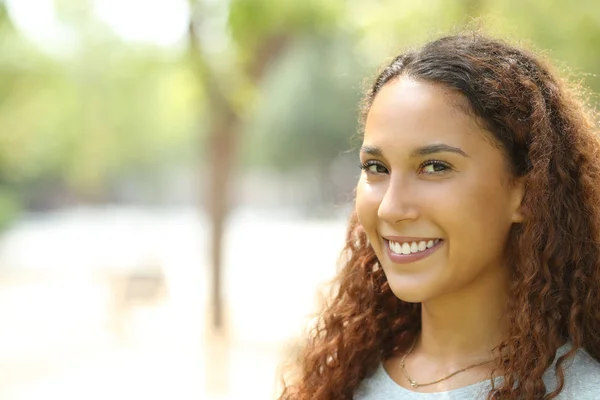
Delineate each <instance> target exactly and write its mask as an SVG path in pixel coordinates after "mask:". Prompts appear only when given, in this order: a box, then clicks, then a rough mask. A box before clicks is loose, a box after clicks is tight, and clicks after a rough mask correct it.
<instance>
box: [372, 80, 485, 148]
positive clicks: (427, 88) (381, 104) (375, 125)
mask: <svg viewBox="0 0 600 400" xmlns="http://www.w3.org/2000/svg"><path fill="white" fill-rule="evenodd" d="M467 109H468V103H467V100H466V99H465V98H464V97H463V96H461V95H460V94H458V93H456V92H454V91H452V90H450V89H447V88H445V87H443V86H441V85H436V84H430V83H424V82H420V81H416V80H413V79H410V78H407V77H402V78H399V79H396V80H394V81H391V82H388V83H387V84H386V85H384V86H383V88H382V89H381V90H380V91H379V93H378V94H377V95H376V97H375V99H374V101H373V104H372V105H371V108H370V110H369V112H368V114H367V119H366V123H365V138H364V139H365V142H368V141H371V140H377V141H391V142H394V143H399V144H403V145H410V144H413V145H415V146H418V145H425V144H431V143H435V142H443V143H447V144H454V145H463V146H467V145H468V143H467V142H470V141H473V140H481V139H484V138H483V136H484V135H481V133H482V129H481V128H480V127H479V125H478V124H477V123H476V120H475V119H474V118H473V117H472V116H470V115H469V113H468V112H467ZM474 133H475V134H474ZM476 133H479V134H476ZM485 136H487V135H485Z"/></svg>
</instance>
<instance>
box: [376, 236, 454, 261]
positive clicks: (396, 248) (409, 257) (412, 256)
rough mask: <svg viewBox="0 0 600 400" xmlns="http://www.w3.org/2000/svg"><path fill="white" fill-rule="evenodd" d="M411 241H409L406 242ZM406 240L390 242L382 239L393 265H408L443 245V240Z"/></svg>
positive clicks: (427, 255)
mask: <svg viewBox="0 0 600 400" xmlns="http://www.w3.org/2000/svg"><path fill="white" fill-rule="evenodd" d="M407 239H411V240H407ZM412 239H413V238H406V239H405V240H399V238H398V239H396V240H390V239H386V238H384V242H385V248H386V250H387V255H388V258H389V259H390V261H392V262H393V263H394V264H409V263H413V262H416V261H419V260H422V259H424V258H426V257H429V256H430V255H431V254H433V253H434V252H436V251H437V250H438V249H439V248H440V247H441V246H442V245H443V244H444V240H443V239H440V238H428V239H425V238H423V240H416V239H417V238H414V240H412Z"/></svg>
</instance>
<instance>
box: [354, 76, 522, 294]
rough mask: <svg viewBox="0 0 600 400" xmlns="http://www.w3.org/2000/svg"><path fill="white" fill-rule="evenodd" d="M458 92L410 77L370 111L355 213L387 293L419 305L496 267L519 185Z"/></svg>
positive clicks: (513, 218) (388, 89)
mask: <svg viewBox="0 0 600 400" xmlns="http://www.w3.org/2000/svg"><path fill="white" fill-rule="evenodd" d="M461 104H462V105H463V107H464V106H466V100H465V99H464V98H462V96H460V95H458V94H456V93H454V92H451V91H449V90H446V89H445V88H444V87H442V86H439V85H434V84H429V83H422V82H417V81H415V80H412V79H410V78H405V77H403V78H399V79H396V80H393V81H391V82H388V83H387V84H386V85H385V86H384V87H383V88H382V89H381V91H380V92H379V93H378V94H377V96H376V97H375V99H374V102H373V104H372V106H371V109H370V110H369V113H368V115H367V120H366V126H365V134H364V140H363V145H362V148H361V151H360V160H361V164H362V165H363V171H362V173H361V177H360V180H359V182H358V186H357V196H356V210H357V214H358V219H359V221H360V223H361V225H362V226H363V228H364V230H365V231H366V233H367V237H368V239H369V241H370V243H371V245H372V247H373V249H374V251H375V253H376V255H377V257H378V259H379V261H380V264H381V267H382V268H383V270H384V272H385V275H386V277H387V280H388V282H389V284H390V287H391V289H392V291H393V292H394V294H395V295H396V296H397V297H398V298H400V299H402V300H404V301H408V302H423V301H427V300H431V299H434V298H436V297H438V296H442V295H445V294H449V293H452V292H457V291H459V290H461V289H465V288H467V287H468V286H469V285H472V284H474V283H475V282H477V281H478V280H479V279H481V278H482V277H483V276H484V275H485V274H489V273H497V272H498V269H501V268H506V266H505V265H504V251H505V246H506V242H507V238H508V234H509V230H510V228H511V225H512V224H513V223H516V222H520V221H521V215H520V211H519V208H520V203H521V199H522V196H523V186H522V185H521V184H520V183H519V182H518V181H516V180H513V179H512V177H511V175H510V173H509V172H508V171H509V168H508V167H507V164H506V161H505V158H504V156H503V152H502V150H501V149H500V148H499V146H497V145H495V144H494V142H493V139H492V137H491V135H490V134H489V133H487V132H485V131H484V130H483V129H481V128H480V127H478V125H477V124H476V123H475V121H474V120H473V118H472V117H470V116H469V115H468V114H467V113H465V112H464V111H462V110H461V108H460V107H459V106H457V105H461Z"/></svg>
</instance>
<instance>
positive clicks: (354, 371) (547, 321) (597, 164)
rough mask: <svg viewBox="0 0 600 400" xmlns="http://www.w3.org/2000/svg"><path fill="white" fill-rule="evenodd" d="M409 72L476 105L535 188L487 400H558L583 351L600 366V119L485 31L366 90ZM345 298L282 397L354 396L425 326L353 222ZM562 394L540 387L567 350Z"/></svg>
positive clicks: (534, 62)
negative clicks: (498, 371)
mask: <svg viewBox="0 0 600 400" xmlns="http://www.w3.org/2000/svg"><path fill="white" fill-rule="evenodd" d="M401 76H407V77H410V78H412V79H415V80H418V81H422V82H429V83H435V84H438V85H442V86H444V87H447V88H450V89H451V90H454V91H457V92H458V93H460V94H462V96H464V98H466V99H467V100H468V103H469V109H468V110H466V111H467V112H469V113H470V115H471V116H472V117H473V118H475V120H477V121H478V122H479V123H480V124H481V126H482V127H483V128H484V129H485V130H486V131H488V132H489V133H490V136H491V137H493V138H494V140H495V142H496V144H497V146H498V148H499V149H501V150H502V151H503V152H504V154H505V156H506V160H507V164H508V165H509V166H510V169H511V171H512V173H513V175H514V176H515V177H521V178H522V179H524V181H525V195H524V198H523V202H522V211H523V215H524V222H523V223H522V224H518V225H514V226H513V228H512V230H511V232H510V236H509V238H508V252H509V257H510V259H509V261H510V262H509V263H508V265H510V268H511V286H510V293H511V295H510V296H509V301H508V304H507V309H506V313H507V316H508V321H509V324H510V325H509V331H508V335H507V336H506V337H505V338H504V340H503V342H502V343H501V344H500V345H499V346H498V348H497V349H499V350H500V351H499V354H500V357H499V359H498V364H497V365H496V368H502V371H503V372H504V380H503V381H502V382H501V383H500V384H497V385H496V386H494V385H493V383H494V382H493V381H492V382H491V383H492V387H491V390H490V392H489V394H488V399H542V398H543V399H553V398H555V397H556V396H557V395H558V393H560V391H561V390H562V389H563V387H564V371H563V365H564V363H565V361H566V360H567V359H569V358H571V357H572V356H573V355H574V354H575V353H576V351H577V350H578V349H580V348H583V349H585V350H586V351H587V352H588V353H589V354H590V355H591V356H592V357H594V358H595V359H596V360H599V359H600V307H599V305H600V246H599V243H600V237H599V236H600V151H599V150H600V145H599V144H600V142H599V139H598V137H597V136H596V135H597V132H596V121H595V117H594V114H593V113H592V111H591V108H590V107H586V106H585V105H584V102H583V101H582V100H581V99H580V96H578V93H577V91H576V90H574V89H573V88H569V87H568V86H567V84H566V83H565V82H564V81H562V80H560V79H559V78H558V77H557V76H556V74H554V73H553V72H552V70H551V68H550V67H549V66H548V65H547V64H546V63H545V62H543V61H542V60H541V59H540V58H539V57H537V56H534V55H533V54H531V53H529V52H528V51H525V50H523V49H519V48H517V47H515V46H512V45H508V44H506V43H504V42H502V41H499V40H495V39H490V38H487V37H485V36H483V35H481V34H478V33H469V34H461V35H455V36H449V37H444V38H441V39H438V40H435V41H432V42H430V43H428V44H426V45H425V46H424V47H422V48H420V49H417V50H414V51H409V52H406V53H404V54H402V55H400V56H398V57H396V58H395V59H394V60H393V61H392V62H391V63H390V64H389V65H388V66H387V67H385V68H384V69H383V71H382V72H381V73H380V74H379V76H378V77H377V79H376V80H375V82H374V84H373V85H372V87H371V88H370V90H368V91H367V94H366V96H365V100H364V103H363V117H362V119H363V121H364V118H365V117H366V114H367V113H368V111H369V108H370V106H371V104H372V102H373V99H374V98H375V96H376V95H377V93H378V92H379V91H380V90H381V88H382V87H383V86H384V85H385V84H386V83H388V82H390V81H392V80H394V79H397V78H398V77H401ZM340 260H341V266H340V270H339V272H338V275H337V277H336V279H335V282H334V283H335V286H334V287H335V290H334V291H333V293H332V295H331V298H330V300H329V301H328V302H327V304H325V305H324V307H323V309H322V311H321V312H320V313H319V315H318V319H317V322H316V323H315V324H314V325H313V327H312V328H311V330H310V332H309V335H308V338H307V339H306V341H305V342H303V345H302V348H301V349H300V351H299V352H298V354H297V357H298V358H297V360H295V361H294V362H293V363H291V366H292V369H293V371H292V372H293V373H292V374H291V375H286V377H287V378H288V379H286V380H284V384H283V391H282V393H281V395H280V400H292V399H293V400H332V399H351V398H352V396H353V393H354V392H355V390H356V388H357V387H358V386H359V384H360V383H361V381H362V380H363V379H365V378H366V377H368V376H369V375H370V374H372V373H373V372H374V370H375V369H376V367H377V366H378V364H379V363H381V362H382V361H383V360H386V359H388V358H390V357H392V356H394V355H397V354H400V353H402V352H405V351H406V350H407V348H408V347H409V346H410V344H411V343H412V342H413V340H414V339H415V337H416V335H417V334H418V332H419V330H420V325H421V307H420V304H412V303H407V302H403V301H401V300H399V299H398V298H397V297H396V296H395V295H394V294H393V293H392V291H391V290H390V287H389V285H388V282H387V280H386V277H385V275H384V272H383V270H382V269H381V268H380V266H379V265H378V260H377V257H376V255H375V253H374V251H373V249H372V248H371V246H370V245H369V242H368V241H367V237H366V235H365V232H364V230H363V228H362V226H361V225H360V223H359V221H358V220H357V218H356V215H355V214H353V215H352V216H351V218H350V223H349V227H348V232H347V238H346V245H345V249H344V251H343V253H342V256H341V259H340ZM566 340H569V341H571V343H572V344H573V347H572V348H571V350H570V351H569V352H568V353H566V354H565V355H563V356H562V357H559V358H558V359H557V362H556V368H555V374H556V377H557V382H558V387H557V388H556V390H554V391H553V392H551V393H546V387H545V385H544V382H543V380H542V375H543V374H544V372H545V371H546V370H547V369H548V368H549V367H550V366H551V365H552V362H553V360H554V358H555V354H556V351H557V349H558V348H559V347H560V346H561V345H562V344H563V343H564V342H565V341H566Z"/></svg>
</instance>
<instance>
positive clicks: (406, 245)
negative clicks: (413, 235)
mask: <svg viewBox="0 0 600 400" xmlns="http://www.w3.org/2000/svg"><path fill="white" fill-rule="evenodd" d="M440 241H441V239H429V240H420V241H412V242H395V241H392V240H387V243H388V247H389V249H390V251H391V252H392V253H394V254H398V255H409V254H416V253H420V252H422V251H426V250H427V249H431V248H432V247H434V246H435V245H437V244H438V243H439V242H440Z"/></svg>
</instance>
